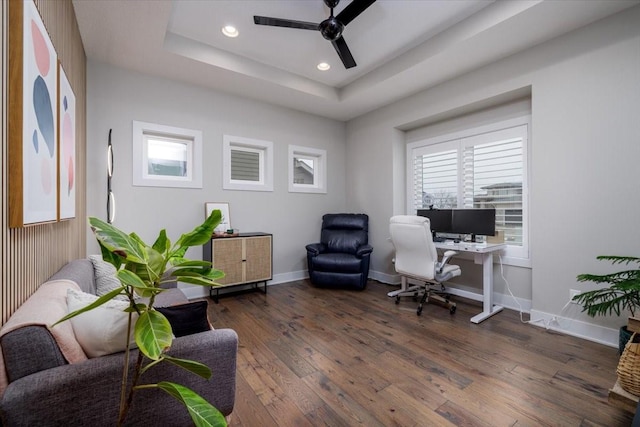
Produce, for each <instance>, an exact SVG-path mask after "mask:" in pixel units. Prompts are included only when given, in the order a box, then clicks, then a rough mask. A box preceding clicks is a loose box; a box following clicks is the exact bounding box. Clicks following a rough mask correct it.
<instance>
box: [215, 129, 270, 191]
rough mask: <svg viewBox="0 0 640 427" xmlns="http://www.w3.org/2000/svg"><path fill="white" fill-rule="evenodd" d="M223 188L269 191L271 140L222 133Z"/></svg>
mask: <svg viewBox="0 0 640 427" xmlns="http://www.w3.org/2000/svg"><path fill="white" fill-rule="evenodd" d="M222 147H223V164H222V173H223V176H224V180H223V183H222V188H224V189H225V190H252V191H273V143H272V142H271V141H262V140H258V139H250V138H243V137H239V136H231V135H224V138H223V144H222Z"/></svg>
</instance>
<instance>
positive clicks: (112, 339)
mask: <svg viewBox="0 0 640 427" xmlns="http://www.w3.org/2000/svg"><path fill="white" fill-rule="evenodd" d="M97 299H98V297H97V296H95V295H91V294H87V293H85V292H81V291H77V290H75V289H69V290H68V291H67V308H68V309H69V313H71V312H72V311H76V310H79V309H81V308H83V307H86V306H87V305H89V304H91V303H92V302H94V301H96V300H97ZM127 307H129V303H127V302H124V301H116V300H111V301H107V302H106V303H105V304H103V305H101V306H99V307H96V308H94V309H93V310H89V311H86V312H84V313H82V314H80V315H78V316H75V317H73V318H71V325H72V326H73V332H74V334H75V336H76V340H78V342H79V343H80V346H81V347H82V349H83V350H84V352H85V353H86V354H87V356H89V357H99V356H104V355H105V354H111V353H117V352H120V351H124V350H125V348H126V341H127V322H128V319H129V313H126V312H124V311H123V310H125V309H126V308H127ZM136 320H138V315H137V314H136V313H134V314H133V316H132V318H131V341H130V348H135V347H136V344H135V338H134V336H133V330H134V326H135V323H136Z"/></svg>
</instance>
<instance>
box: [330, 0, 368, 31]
mask: <svg viewBox="0 0 640 427" xmlns="http://www.w3.org/2000/svg"><path fill="white" fill-rule="evenodd" d="M375 2H376V0H353V1H352V2H351V3H349V6H347V7H345V8H344V9H343V10H342V12H340V13H339V14H338V15H337V16H336V19H337V20H338V21H340V22H342V24H343V25H347V24H348V23H349V22H351V21H353V20H354V19H356V17H357V16H358V15H360V14H361V13H362V12H364V11H365V10H366V9H367V8H368V7H369V6H371V5H372V4H373V3H375Z"/></svg>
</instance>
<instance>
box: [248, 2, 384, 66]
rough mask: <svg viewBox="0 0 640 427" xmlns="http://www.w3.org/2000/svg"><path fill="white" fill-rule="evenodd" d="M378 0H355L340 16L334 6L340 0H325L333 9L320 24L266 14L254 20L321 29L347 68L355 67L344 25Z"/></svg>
mask: <svg viewBox="0 0 640 427" xmlns="http://www.w3.org/2000/svg"><path fill="white" fill-rule="evenodd" d="M375 1H376V0H353V1H352V2H351V3H349V5H348V6H347V7H345V8H344V9H343V10H342V12H340V13H339V14H338V16H333V8H334V7H336V6H337V5H338V3H339V2H340V0H324V4H326V5H327V7H328V8H329V9H331V14H330V16H329V17H328V18H327V19H325V20H324V21H322V22H320V23H319V24H316V23H313V22H305V21H294V20H291V19H283V18H270V17H266V16H254V17H253V22H254V23H255V24H256V25H267V26H271V27H285V28H296V29H300V30H314V31H320V34H322V37H324V38H325V39H326V40H329V41H330V42H331V44H332V45H333V47H334V48H335V50H336V52H337V53H338V56H339V57H340V60H341V61H342V63H343V64H344V67H345V68H353V67H355V66H356V61H355V59H353V55H351V51H350V50H349V47H348V46H347V42H346V41H345V40H344V37H342V32H343V31H344V27H346V26H347V25H348V24H349V23H350V22H351V21H353V20H354V19H355V18H356V17H357V16H358V15H360V14H361V13H362V12H364V11H365V10H366V9H367V8H368V7H369V6H371V5H372V4H373V3H375Z"/></svg>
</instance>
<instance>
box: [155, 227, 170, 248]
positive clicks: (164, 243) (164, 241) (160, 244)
mask: <svg viewBox="0 0 640 427" xmlns="http://www.w3.org/2000/svg"><path fill="white" fill-rule="evenodd" d="M151 247H152V248H153V249H154V250H156V251H158V252H160V253H161V254H166V253H167V252H168V251H169V249H171V241H170V240H169V238H168V237H167V230H165V229H162V230H160V234H159V235H158V238H157V239H156V241H155V242H153V246H151Z"/></svg>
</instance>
